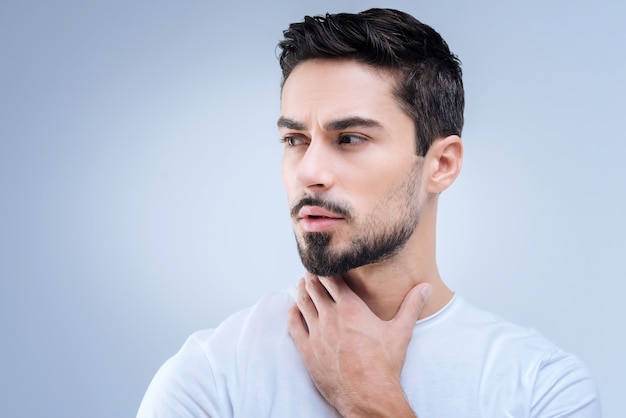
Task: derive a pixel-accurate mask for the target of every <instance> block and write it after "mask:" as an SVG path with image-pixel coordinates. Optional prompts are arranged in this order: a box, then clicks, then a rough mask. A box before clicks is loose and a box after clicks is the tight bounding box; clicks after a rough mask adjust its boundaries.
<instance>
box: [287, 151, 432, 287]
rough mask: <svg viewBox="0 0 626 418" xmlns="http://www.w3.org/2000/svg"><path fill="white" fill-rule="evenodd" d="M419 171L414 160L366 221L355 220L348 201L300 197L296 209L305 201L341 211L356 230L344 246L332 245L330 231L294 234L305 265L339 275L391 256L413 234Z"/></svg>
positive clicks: (418, 208)
mask: <svg viewBox="0 0 626 418" xmlns="http://www.w3.org/2000/svg"><path fill="white" fill-rule="evenodd" d="M420 174H421V161H420V162H417V163H416V164H415V166H414V167H413V168H412V170H411V171H410V173H409V176H408V177H407V179H406V180H405V181H404V182H402V183H401V184H400V185H399V186H398V187H396V188H393V189H391V190H390V191H389V192H388V194H387V195H386V196H385V197H384V198H383V199H381V201H380V203H379V204H378V205H376V206H375V208H374V209H373V210H372V212H371V213H370V214H368V217H367V219H366V221H364V222H362V223H359V224H357V223H356V221H355V218H354V216H353V215H352V213H353V210H352V209H351V208H350V207H348V206H347V205H343V204H338V203H336V202H330V201H327V200H324V199H322V198H318V197H307V198H304V199H302V200H301V201H300V202H299V203H298V204H297V205H295V206H294V208H293V209H292V213H296V212H297V210H299V209H300V208H301V207H302V206H304V205H312V206H319V207H322V208H324V209H327V210H330V211H333V212H335V213H338V214H341V215H343V216H344V217H345V219H346V222H348V224H349V225H351V226H352V229H353V230H354V231H357V234H356V235H355V236H354V237H353V238H351V240H350V242H349V244H348V246H347V248H346V249H344V250H341V251H340V250H336V249H334V248H333V246H332V239H333V232H332V231H327V232H305V233H303V234H302V237H301V239H298V237H297V236H296V242H297V245H298V252H299V254H300V259H301V260H302V264H303V265H304V267H305V268H306V269H307V270H308V271H310V272H311V273H313V274H315V275H318V276H325V277H328V276H342V275H344V274H345V273H347V272H348V271H349V270H352V269H355V268H357V267H361V266H365V265H368V264H375V263H380V262H383V261H386V260H388V259H390V258H393V256H394V255H396V254H397V253H398V252H399V251H400V250H401V249H402V248H404V246H405V244H406V243H407V241H408V240H409V238H410V237H411V236H412V235H413V232H414V231H415V228H416V227H417V224H418V223H419V215H420V212H421V205H420V204H419V202H418V201H417V199H416V196H417V195H418V191H419V190H418V189H419V187H418V182H419V178H420Z"/></svg>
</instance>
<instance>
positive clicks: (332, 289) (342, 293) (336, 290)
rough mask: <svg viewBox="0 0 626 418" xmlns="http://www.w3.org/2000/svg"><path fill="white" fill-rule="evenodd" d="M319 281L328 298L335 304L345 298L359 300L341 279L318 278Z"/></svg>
mask: <svg viewBox="0 0 626 418" xmlns="http://www.w3.org/2000/svg"><path fill="white" fill-rule="evenodd" d="M319 281H320V283H321V284H322V286H324V288H325V289H326V292H327V293H328V294H329V295H330V297H331V298H332V299H333V300H334V301H335V302H337V303H339V301H340V300H341V299H344V298H346V297H354V298H355V299H358V300H361V298H359V297H358V296H357V295H356V293H354V291H353V290H352V289H350V287H349V286H348V285H347V284H346V282H345V280H343V279H342V278H341V277H319Z"/></svg>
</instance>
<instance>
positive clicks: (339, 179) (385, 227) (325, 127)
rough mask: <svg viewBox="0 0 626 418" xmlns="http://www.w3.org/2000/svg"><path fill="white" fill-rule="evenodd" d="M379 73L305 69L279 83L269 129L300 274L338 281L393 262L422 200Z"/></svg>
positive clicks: (329, 65)
mask: <svg viewBox="0 0 626 418" xmlns="http://www.w3.org/2000/svg"><path fill="white" fill-rule="evenodd" d="M392 87H393V80H392V78H391V76H390V75H389V74H388V73H386V72H385V71H382V70H378V69H374V68H372V67H370V66H367V65H364V64H360V63H357V62H355V61H349V60H310V61H306V62H304V63H301V64H299V65H298V66H297V67H296V68H295V69H294V70H293V72H292V73H291V74H290V75H289V77H288V78H287V80H286V82H285V84H284V87H283V91H282V96H281V117H280V119H279V121H278V125H279V131H280V135H281V138H282V139H283V141H284V142H285V149H284V155H283V162H282V174H283V181H284V182H285V187H286V189H287V195H288V198H289V203H290V206H291V216H292V222H293V227H294V231H295V235H296V241H297V244H298V250H299V252H300V257H301V258H302V262H303V264H304V266H305V267H306V268H307V270H309V271H310V272H312V273H314V274H317V275H320V276H334V275H341V274H344V273H345V272H347V271H348V270H350V269H353V268H357V267H360V266H362V265H366V264H371V263H376V262H380V261H383V260H386V259H388V258H389V257H392V256H394V255H395V254H396V253H397V252H398V251H400V250H401V249H402V248H403V246H404V244H405V243H406V241H407V240H408V239H409V238H410V237H411V235H412V233H413V231H414V229H415V227H416V225H417V222H418V218H419V213H420V208H421V202H422V201H423V200H424V194H423V193H421V192H420V186H419V182H420V177H421V176H420V173H421V167H422V162H423V159H422V158H421V157H417V155H416V152H415V128H414V125H413V121H412V119H411V118H410V117H409V116H408V115H407V114H406V113H405V112H404V111H402V109H401V108H400V106H399V104H398V102H397V99H396V98H395V97H394V96H393V91H392Z"/></svg>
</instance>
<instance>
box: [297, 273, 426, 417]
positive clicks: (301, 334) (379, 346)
mask: <svg viewBox="0 0 626 418" xmlns="http://www.w3.org/2000/svg"><path fill="white" fill-rule="evenodd" d="M430 292H431V287H430V285H428V284H420V285H417V286H415V287H414V288H413V289H411V291H410V292H409V293H408V294H407V295H406V297H405V299H404V301H403V303H402V305H401V306H400V309H399V310H398V313H397V314H396V316H395V317H394V318H393V319H392V320H390V321H383V320H381V319H379V318H378V317H377V316H376V315H375V314H374V313H373V312H372V311H371V310H370V309H369V308H368V307H367V305H366V304H365V303H364V302H363V301H362V300H361V299H360V298H359V297H358V296H357V295H356V294H355V293H354V292H352V290H351V289H350V288H349V287H348V286H347V285H346V284H345V283H344V282H343V280H340V279H332V278H325V277H320V278H318V277H315V276H312V275H307V277H306V279H304V280H301V281H300V283H299V284H298V300H297V303H296V305H295V306H294V307H293V308H292V309H291V311H290V315H289V325H288V326H289V332H290V334H291V336H292V338H293V339H294V342H295V344H296V347H297V348H298V351H299V352H300V355H301V356H302V359H303V361H304V363H305V365H306V367H307V369H308V370H309V374H310V375H311V378H312V379H313V382H314V383H315V385H316V386H317V388H318V390H319V391H320V393H321V394H322V395H323V396H324V397H325V398H326V400H328V402H330V403H331V404H332V405H333V406H334V407H335V408H336V409H337V410H338V411H339V413H340V414H341V415H342V416H345V417H359V416H363V417H415V416H416V415H415V413H414V412H413V411H412V409H411V407H410V406H409V404H408V402H407V400H406V397H405V396H404V392H403V391H402V386H401V385H400V374H401V372H402V367H403V365H404V359H405V356H406V350H407V347H408V344H409V342H410V340H411V336H412V333H413V327H414V325H415V321H416V320H417V317H418V315H419V313H420V312H421V310H422V308H423V306H424V304H425V302H426V299H427V298H428V296H429V295H430Z"/></svg>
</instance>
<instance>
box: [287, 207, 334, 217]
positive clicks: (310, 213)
mask: <svg viewBox="0 0 626 418" xmlns="http://www.w3.org/2000/svg"><path fill="white" fill-rule="evenodd" d="M298 219H344V217H343V216H341V215H339V214H336V213H334V212H331V211H329V210H327V209H324V208H322V207H319V206H303V207H302V208H301V209H300V211H298Z"/></svg>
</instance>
